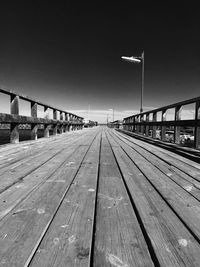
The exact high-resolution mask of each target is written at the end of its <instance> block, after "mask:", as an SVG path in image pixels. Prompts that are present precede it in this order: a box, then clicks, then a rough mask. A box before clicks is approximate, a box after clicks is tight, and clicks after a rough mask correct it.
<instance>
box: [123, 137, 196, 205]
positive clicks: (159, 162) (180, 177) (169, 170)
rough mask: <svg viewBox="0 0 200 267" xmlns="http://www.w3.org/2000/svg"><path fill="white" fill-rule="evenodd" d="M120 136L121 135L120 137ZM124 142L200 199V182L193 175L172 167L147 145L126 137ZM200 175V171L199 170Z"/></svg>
mask: <svg viewBox="0 0 200 267" xmlns="http://www.w3.org/2000/svg"><path fill="white" fill-rule="evenodd" d="M119 138H120V137H119ZM120 140H122V141H123V142H124V143H126V144H127V145H129V146H130V147H132V148H133V149H134V150H135V151H137V152H138V153H139V154H140V155H142V156H143V157H144V158H145V159H146V160H148V161H149V162H150V163H151V164H153V165H154V166H155V167H156V168H158V169H159V170H160V171H162V172H163V173H164V174H166V175H167V176H168V177H169V179H171V180H173V181H174V182H176V183H177V184H178V185H180V186H181V187H182V188H183V189H185V190H187V191H188V192H189V193H190V194H191V195H193V196H194V197H196V198H197V199H198V200H200V182H199V181H196V179H194V178H193V177H191V176H189V175H187V174H186V173H184V172H182V171H181V170H179V169H177V168H176V167H172V166H171V164H169V163H167V162H166V161H165V159H164V158H163V157H162V158H161V157H158V156H157V155H156V154H154V153H152V152H150V151H149V150H148V149H147V146H144V147H142V146H139V145H137V144H135V143H134V142H131V141H129V140H127V139H125V138H120ZM199 175H200V171H199Z"/></svg>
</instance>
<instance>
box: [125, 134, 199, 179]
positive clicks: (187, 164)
mask: <svg viewBox="0 0 200 267" xmlns="http://www.w3.org/2000/svg"><path fill="white" fill-rule="evenodd" d="M121 136H123V138H126V139H127V137H126V136H124V135H121ZM129 140H131V142H134V143H135V144H138V145H140V146H142V147H145V149H147V150H149V151H151V152H153V153H154V154H156V155H157V156H160V157H161V158H164V159H165V160H166V161H168V162H169V163H170V164H171V165H174V166H175V167H177V168H179V169H181V170H182V171H184V172H185V173H187V174H188V175H192V176H193V177H194V178H195V179H199V169H200V164H198V163H196V162H193V161H192V160H189V159H187V158H185V157H183V156H180V155H177V154H175V153H173V152H170V151H168V150H166V149H163V148H160V147H157V146H155V145H152V144H149V143H146V142H143V141H141V140H138V139H135V138H132V137H130V138H129ZM177 159H178V160H177Z"/></svg>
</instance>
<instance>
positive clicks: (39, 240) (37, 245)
mask: <svg viewBox="0 0 200 267" xmlns="http://www.w3.org/2000/svg"><path fill="white" fill-rule="evenodd" d="M96 137H97V135H95V137H94V138H93V139H92V142H91V144H90V145H89V146H88V149H87V150H86V153H85V155H84V157H83V158H82V160H81V162H80V164H79V166H78V168H77V171H76V173H75V174H74V177H73V179H72V180H71V183H70V184H69V186H68V188H67V189H66V191H65V192H64V194H63V196H62V198H61V200H60V203H59V204H58V206H57V208H56V210H55V212H54V214H53V216H52V218H51V219H50V220H49V222H48V223H47V225H46V227H45V228H44V230H43V232H42V234H41V236H40V238H39V239H38V241H37V243H36V245H35V247H34V248H33V250H32V252H31V253H30V256H29V257H28V259H27V260H26V262H25V264H24V267H29V266H30V264H31V262H32V260H33V258H34V255H35V253H36V251H37V249H38V248H39V246H40V244H41V242H42V240H43V238H44V236H45V233H46V232H47V230H48V229H49V227H50V225H51V223H52V222H53V219H54V218H55V216H56V214H57V212H58V210H59V208H60V206H61V204H62V203H63V200H64V199H65V196H66V195H67V193H68V191H69V188H70V187H71V185H72V183H73V181H74V180H75V178H76V176H77V174H78V172H79V170H80V168H81V166H82V163H83V161H84V159H85V157H86V155H87V153H88V151H89V149H90V148H91V146H92V144H93V142H94V140H95V139H96Z"/></svg>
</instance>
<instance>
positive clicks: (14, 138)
mask: <svg viewBox="0 0 200 267" xmlns="http://www.w3.org/2000/svg"><path fill="white" fill-rule="evenodd" d="M10 113H11V114H12V115H19V96H17V95H12V94H11V96H10ZM10 143H12V144H17V143H19V124H18V123H11V124H10Z"/></svg>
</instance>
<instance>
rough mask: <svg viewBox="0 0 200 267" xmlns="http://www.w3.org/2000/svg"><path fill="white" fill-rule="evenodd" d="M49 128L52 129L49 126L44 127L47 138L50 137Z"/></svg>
mask: <svg viewBox="0 0 200 267" xmlns="http://www.w3.org/2000/svg"><path fill="white" fill-rule="evenodd" d="M49 128H50V125H49V124H45V125H44V137H46V138H48V137H49Z"/></svg>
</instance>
